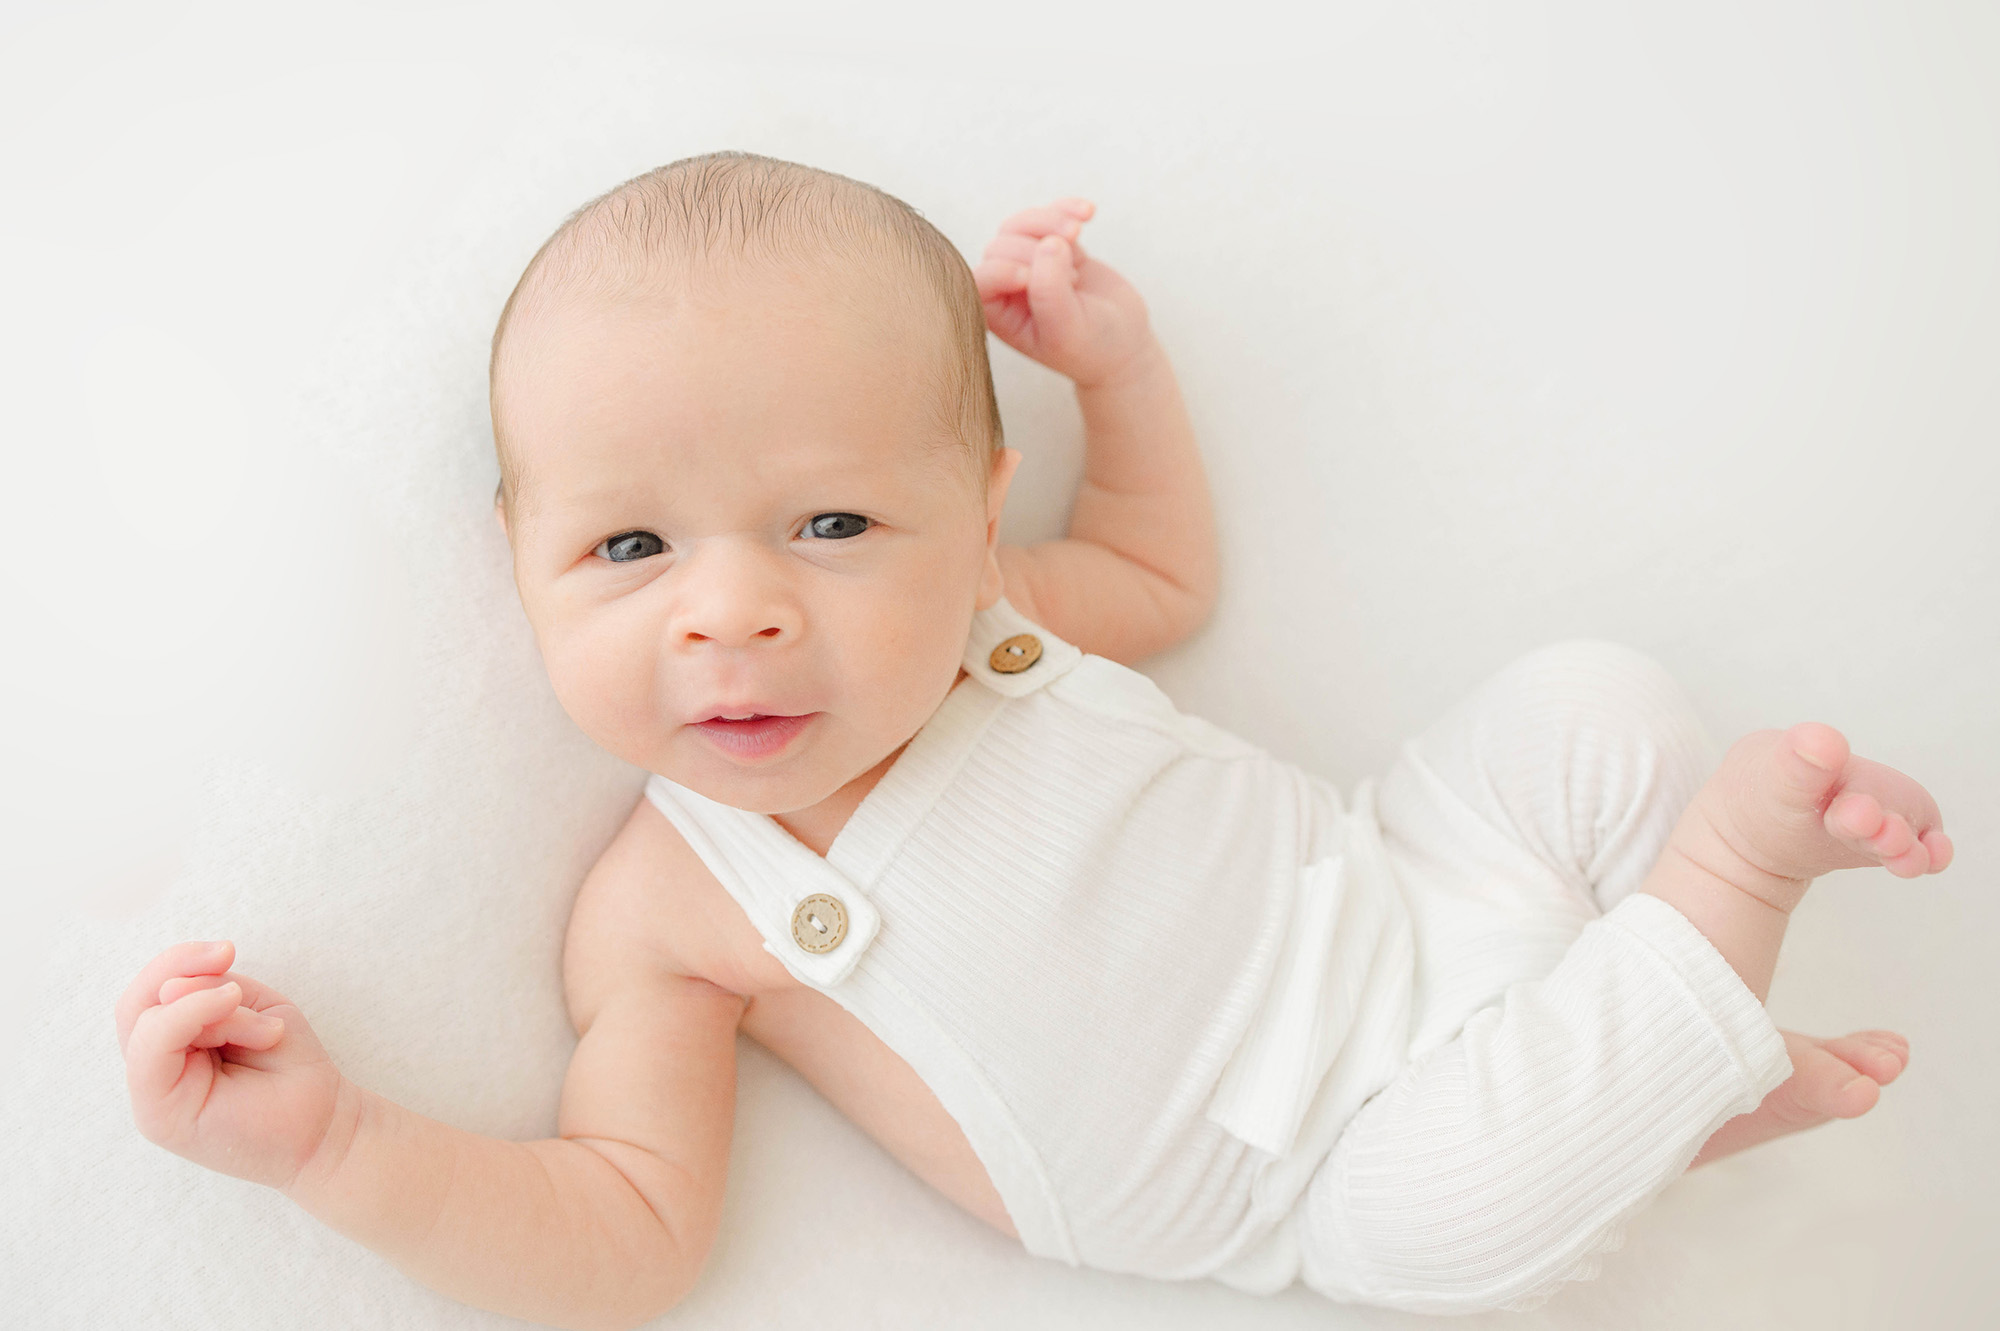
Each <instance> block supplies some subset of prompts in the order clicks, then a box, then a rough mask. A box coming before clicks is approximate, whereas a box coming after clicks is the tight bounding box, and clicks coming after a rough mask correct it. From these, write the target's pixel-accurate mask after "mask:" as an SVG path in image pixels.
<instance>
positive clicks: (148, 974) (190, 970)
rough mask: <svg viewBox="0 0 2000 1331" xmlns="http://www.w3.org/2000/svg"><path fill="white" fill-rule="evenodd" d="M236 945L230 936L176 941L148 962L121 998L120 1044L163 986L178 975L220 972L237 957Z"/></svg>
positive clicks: (214, 973)
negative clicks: (216, 938) (209, 940)
mask: <svg viewBox="0 0 2000 1331" xmlns="http://www.w3.org/2000/svg"><path fill="white" fill-rule="evenodd" d="M235 956H236V945H235V944H233V943H231V942H229V941H228V940H227V939H224V940H222V941H221V942H215V943H176V944H174V946H172V947H170V948H168V949H167V950H166V951H164V952H162V953H160V955H159V956H157V957H154V958H153V959H152V960H151V961H149V962H147V963H146V964H145V966H144V967H142V968H141V969H140V971H139V974H138V976H137V977H135V978H134V979H133V981H132V983H131V984H129V985H127V986H126V987H125V992H124V994H123V995H122V996H121V997H120V998H119V1000H118V1008H117V1015H118V1047H119V1048H120V1049H123V1048H124V1047H125V1042H126V1041H127V1040H128V1039H129V1038H131V1035H132V1023H134V1022H136V1021H137V1020H138V1019H139V1014H140V1013H141V1012H144V1011H145V1010H146V1009H147V1008H149V1007H152V1006H153V1005H154V1004H156V1003H158V1002H159V1001H160V1000H159V993H160V986H161V985H162V984H164V983H166V981H167V980H168V978H169V977H171V976H176V975H219V974H221V973H222V972H223V971H226V970H228V969H229V963H230V962H231V961H232V960H234V959H235Z"/></svg>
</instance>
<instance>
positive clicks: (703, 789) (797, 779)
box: [645, 734, 900, 815]
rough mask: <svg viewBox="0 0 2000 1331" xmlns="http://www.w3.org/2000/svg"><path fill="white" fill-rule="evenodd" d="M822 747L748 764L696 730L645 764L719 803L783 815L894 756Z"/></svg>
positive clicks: (824, 797)
mask: <svg viewBox="0 0 2000 1331" xmlns="http://www.w3.org/2000/svg"><path fill="white" fill-rule="evenodd" d="M898 747H900V746H898ZM820 748H821V746H816V745H810V744H808V745H804V746H801V748H800V750H799V751H798V752H796V753H788V754H783V755H780V756H779V757H778V758H777V759H776V760H775V761H769V762H763V763H755V764H743V763H737V762H733V761H731V760H730V759H729V758H727V757H725V756H723V755H722V754H719V753H716V752H713V751H712V750H710V749H709V747H708V744H707V742H706V741H705V740H703V739H702V737H701V736H699V735H692V734H690V735H685V736H682V737H681V740H680V742H679V743H677V744H676V745H674V746H673V751H672V752H670V753H667V754H664V755H661V757H660V759H659V760H658V761H657V762H652V763H647V764H645V766H646V767H647V770H649V771H653V772H657V773H658V774H659V775H661V776H663V777H665V778H666V779H667V780H669V781H671V782H673V783H674V784H675V785H678V786H683V787H685V788H687V789H688V790H692V791H693V792H695V794H697V795H700V796H702V797H703V798H704V799H711V800H714V801H715V802H716V803H717V804H727V805H728V806H730V807H731V808H734V809H743V810H746V811H747V812H750V813H762V814H771V815H778V814H788V813H797V812H798V811H799V810H801V809H809V808H811V807H812V806H814V805H815V804H819V803H820V802H822V801H824V800H827V799H831V798H832V797H833V796H834V795H836V794H838V793H839V791H840V790H841V788H842V787H843V786H846V785H848V784H849V783H850V782H852V781H855V780H857V779H859V778H860V777H862V776H864V775H866V774H867V773H868V772H869V771H870V770H871V769H872V768H874V767H875V766H876V764H878V763H879V762H881V760H882V759H883V758H885V757H887V756H888V755H887V754H878V755H875V756H874V757H872V758H871V757H869V756H867V755H865V754H864V755H857V756H855V757H851V758H847V759H846V760H844V761H843V760H842V759H840V758H839V757H837V756H835V755H832V754H829V753H826V752H823V751H819V750H820Z"/></svg>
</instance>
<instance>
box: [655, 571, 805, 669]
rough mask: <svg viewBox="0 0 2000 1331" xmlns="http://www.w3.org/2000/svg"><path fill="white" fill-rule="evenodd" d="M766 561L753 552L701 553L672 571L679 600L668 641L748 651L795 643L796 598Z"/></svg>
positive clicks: (797, 624)
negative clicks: (678, 583) (676, 575)
mask: <svg viewBox="0 0 2000 1331" xmlns="http://www.w3.org/2000/svg"><path fill="white" fill-rule="evenodd" d="M770 562H771V561H770V558H769V557H768V556H763V555H762V554H761V553H760V552H753V551H720V550H717V551H702V552H701V554H700V555H698V556H697V557H696V558H695V559H692V560H689V561H687V562H686V563H684V564H683V565H682V567H681V568H680V569H677V570H676V572H677V573H679V574H680V575H681V579H682V587H681V591H682V595H681V597H680V598H679V605H678V606H677V608H676V614H675V615H674V621H675V622H674V624H673V626H672V631H671V632H672V637H673V640H674V641H675V642H676V643H678V644H680V645H682V646H687V647H695V646H701V645H704V644H713V645H716V646H719V647H748V646H755V645H758V644H760V643H778V642H786V641H789V640H791V639H793V638H796V637H797V636H798V633H799V628H800V625H801V623H802V620H803V616H802V614H801V613H800V610H799V605H798V601H797V598H796V597H795V596H794V595H793V590H792V588H791V587H790V585H789V584H788V583H787V582H786V580H785V579H784V578H783V577H782V576H780V574H779V571H778V570H775V569H772V568H771V567H769V564H770Z"/></svg>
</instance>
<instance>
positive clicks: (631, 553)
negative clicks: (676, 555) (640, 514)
mask: <svg viewBox="0 0 2000 1331" xmlns="http://www.w3.org/2000/svg"><path fill="white" fill-rule="evenodd" d="M666 548H667V543H666V542H665V541H662V540H661V539H660V538H659V537H657V536H655V535H653V533H651V532H649V531H628V532H626V533H624V534H623V535H621V536H613V537H612V538H611V539H610V540H608V541H599V542H598V543H597V550H596V552H595V553H596V554H597V557H598V558H599V559H608V560H610V561H611V562H612V563H614V564H627V563H630V562H631V561H632V560H634V559H649V558H651V557H652V556H654V555H656V554H658V553H660V551H662V550H664V549H666Z"/></svg>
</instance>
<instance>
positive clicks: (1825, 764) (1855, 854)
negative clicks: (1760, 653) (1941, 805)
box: [1674, 721, 1952, 911]
mask: <svg viewBox="0 0 2000 1331" xmlns="http://www.w3.org/2000/svg"><path fill="white" fill-rule="evenodd" d="M1674 845H1675V847H1676V849H1678V850H1680V851H1681V852H1682V853H1684V854H1686V855H1687V856H1688V858H1690V859H1692V860H1694V861H1695V862H1696V863H1698V864H1700V865H1701V866H1702V867H1703V868H1705V869H1707V870H1709V871H1710V872H1711V873H1714V874H1716V875H1717V876H1718V877H1721V878H1723V879H1725V880H1726V881H1728V882H1730V883H1733V884H1735V885H1736V886H1737V887H1739V888H1742V889H1743V890H1744V891H1746V892H1749V893H1750V894H1751V895H1752V896H1755V897H1757V898H1759V899H1760V900H1762V901H1765V902H1766V903H1768V904H1770V905H1772V906H1775V907H1777V908H1778V909H1780V910H1785V911H1789V910H1790V909H1791V908H1792V907H1793V906H1795V905H1796V904H1798V900H1799V898H1800V897H1801V896H1803V895H1804V894H1805V889H1806V886H1807V885H1808V884H1809V883H1810V882H1811V881H1812V880H1813V879H1814V878H1817V877H1818V876H1819V875H1821V874H1823V873H1828V872H1830V871H1832V870H1834V869H1857V868H1862V867H1865V866H1869V865H1876V864H1879V865H1881V866H1883V867H1884V868H1886V869H1888V870H1889V872H1890V873H1893V874H1895V875H1896V876H1897V877H1898V878H1915V877H1917V876H1919V875H1920V874H1926V873H1936V872H1938V871H1939V870H1940V869H1943V868H1944V867H1945V866H1946V865H1947V864H1949V863H1951V854H1952V849H1951V838H1949V837H1947V836H1946V835H1945V834H1944V823H1943V819H1942V818H1941V817H1940V816H1939V814H1938V807H1937V802H1936V801H1935V800H1933V799H1932V798H1931V797H1930V793H1929V792H1928V791H1926V790H1925V789H1924V788H1923V787H1922V786H1920V785H1918V784H1917V783H1916V782H1915V781H1913V780H1911V779H1910V778H1909V777H1907V776H1905V775H1903V774H1902V773H1901V772H1898V771H1897V770H1895V769H1894V768H1893V767H1885V766H1883V765H1882V764H1881V763H1878V762H1871V761H1870V760H1868V759H1866V758H1857V757H1855V756H1853V755H1852V754H1851V753H1849V752H1848V749H1847V741H1846V739H1844V738H1843V737H1842V736H1841V733H1840V732H1839V731H1837V730H1835V729H1834V728H1833V727H1832V726H1824V725H1820V724H1819V723H1817V722H1812V721H1808V722H1804V723H1802V724H1800V725H1796V726H1793V727H1792V728H1791V729H1790V730H1760V731H1758V732H1756V733H1755V734H1752V735H1746V736H1744V737H1743V738H1742V739H1740V740H1738V741H1737V742H1736V743H1735V745H1734V746H1732V747H1731V748H1730V750H1729V752H1728V754H1727V755H1726V756H1725V757H1724V758H1723V760H1722V766H1721V767H1720V768H1719V769H1717V771H1716V773H1715V775H1713V776H1711V777H1710V778H1709V780H1708V784H1707V785H1705V786H1703V787H1702V789H1701V791H1700V793H1699V794H1697V795H1696V796H1695V799H1694V802H1693V803H1692V804H1690V805H1689V806H1688V810H1687V814H1686V815H1685V816H1684V817H1683V818H1682V819H1681V823H1680V825H1679V826H1678V827H1676V828H1675V830H1674Z"/></svg>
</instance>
